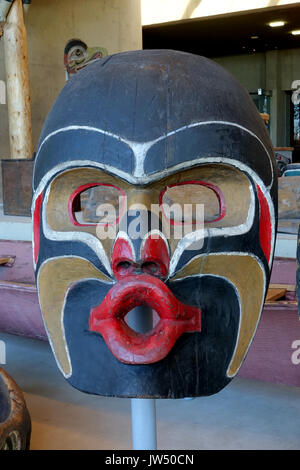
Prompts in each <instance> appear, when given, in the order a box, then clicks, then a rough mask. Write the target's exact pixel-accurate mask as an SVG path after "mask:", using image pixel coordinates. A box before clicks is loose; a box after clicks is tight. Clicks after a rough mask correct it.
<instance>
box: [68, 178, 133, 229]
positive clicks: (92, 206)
mask: <svg viewBox="0 0 300 470" xmlns="http://www.w3.org/2000/svg"><path fill="white" fill-rule="evenodd" d="M124 207H125V193H124V192H123V191H122V190H121V189H120V188H118V187H117V186H114V185H112V184H107V183H89V184H85V185H82V186H79V187H78V188H77V189H75V191H74V192H73V193H72V194H71V196H70V199H69V203H68V212H69V217H70V220H71V222H72V224H73V225H76V226H80V227H89V226H93V225H115V224H117V223H118V222H119V220H120V217H121V215H122V213H123V212H124Z"/></svg>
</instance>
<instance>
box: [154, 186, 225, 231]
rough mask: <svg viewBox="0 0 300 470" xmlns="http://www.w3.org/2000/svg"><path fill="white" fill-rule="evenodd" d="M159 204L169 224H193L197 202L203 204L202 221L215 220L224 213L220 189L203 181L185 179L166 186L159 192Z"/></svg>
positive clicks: (219, 218) (195, 219) (220, 217)
mask: <svg viewBox="0 0 300 470" xmlns="http://www.w3.org/2000/svg"><path fill="white" fill-rule="evenodd" d="M160 204H161V206H162V211H163V213H164V215H165V217H166V218H167V219H168V220H169V222H170V223H171V224H182V223H187V224H194V223H196V221H197V214H199V212H198V211H199V209H197V205H198V204H203V208H204V222H205V223H210V222H217V221H218V220H221V219H222V218H223V217H224V216H225V213H226V210H225V202H224V197H223V193H222V192H221V190H220V189H219V188H218V187H217V186H215V185H213V184H211V183H206V182H203V181H185V182H182V183H177V184H172V185H170V186H167V187H166V188H165V189H164V190H163V191H162V192H161V194H160Z"/></svg>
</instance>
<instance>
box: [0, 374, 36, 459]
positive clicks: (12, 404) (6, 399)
mask: <svg viewBox="0 0 300 470" xmlns="http://www.w3.org/2000/svg"><path fill="white" fill-rule="evenodd" d="M30 435H31V420H30V416H29V412H28V410H27V407H26V403H25V400H24V397H23V393H22V391H21V390H20V389H19V387H18V385H17V384H16V383H15V381H14V380H13V379H12V378H11V377H10V376H9V375H8V374H7V373H6V372H5V371H4V370H3V369H1V368H0V450H28V449H29V443H30Z"/></svg>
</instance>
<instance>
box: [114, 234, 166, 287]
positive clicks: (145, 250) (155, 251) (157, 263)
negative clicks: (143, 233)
mask: <svg viewBox="0 0 300 470" xmlns="http://www.w3.org/2000/svg"><path fill="white" fill-rule="evenodd" d="M132 250H133V247H132V245H131V244H130V241H129V240H127V239H126V238H123V237H122V236H121V237H119V238H117V240H116V242H115V244H114V247H113V251H112V270H113V273H114V275H115V277H116V279H121V278H124V277H125V276H126V277H127V276H129V275H132V274H142V273H144V274H151V275H152V276H156V277H166V276H167V274H168V271H169V264H170V259H169V253H168V248H167V245H166V243H165V241H164V240H163V239H162V238H161V237H160V235H158V234H152V235H149V236H148V238H147V239H146V240H145V241H144V243H143V245H142V249H141V254H140V259H139V260H135V256H134V253H133V251H132Z"/></svg>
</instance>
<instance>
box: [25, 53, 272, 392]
mask: <svg viewBox="0 0 300 470" xmlns="http://www.w3.org/2000/svg"><path fill="white" fill-rule="evenodd" d="M276 185H277V182H276V176H275V170H274V158H273V152H272V146H271V143H270V140H269V138H268V135H267V131H266V129H265V127H264V123H263V121H262V120H261V118H260V116H259V114H258V112H257V110H256V108H255V106H254V104H253V103H252V101H251V98H250V97H249V95H248V93H247V92H246V91H245V90H244V89H243V88H242V87H241V86H240V85H239V84H238V83H237V82H236V81H235V80H234V79H233V77H232V76H231V75H230V74H229V73H227V72H226V71H225V70H223V69H222V68H220V67H219V66H218V65H216V64H215V63H214V62H212V61H210V60H208V59H205V58H203V57H199V56H194V55H191V54H186V53H181V52H174V51H138V52H129V53H123V54H117V55H115V56H111V57H109V58H106V59H104V60H102V61H101V60H99V61H97V62H96V63H94V64H91V65H89V66H88V67H87V68H86V69H85V70H83V71H82V72H80V73H79V74H78V75H76V76H75V77H74V78H72V79H71V80H70V81H69V82H68V83H67V85H66V86H65V88H64V89H63V91H62V92H61V94H60V95H59V97H58V99H57V101H56V103H55V104H54V107H53V109H52V111H51V113H50V114H49V116H48V118H47V121H46V123H45V126H44V129H43V132H42V135H41V139H40V143H39V146H38V151H37V156H36V164H35V171H34V190H35V197H34V202H33V213H34V256H35V262H36V273H37V283H38V289H39V297H40V304H41V310H42V313H43V317H44V320H45V325H46V327H47V331H48V334H49V338H50V341H51V345H52V348H53V352H54V354H55V357H56V360H57V363H58V366H59V368H60V369H61V371H62V373H63V374H64V376H65V377H66V378H67V380H68V381H69V382H70V383H71V384H72V385H74V386H75V387H77V388H79V389H80V390H83V391H86V392H89V393H95V394H100V395H114V396H125V397H139V396H142V397H146V396H147V397H169V398H179V397H184V396H201V395H209V394H212V393H216V392H217V391H219V390H220V389H221V388H223V387H224V386H225V385H226V384H227V383H228V382H229V381H230V380H231V378H232V377H233V376H234V375H235V374H236V373H237V371H238V369H239V367H240V365H241V363H242V361H243V359H244V357H245V355H246V353H247V350H248V347H249V345H250V343H251V341H252V338H253V336H254V333H255V330H256V327H257V325H258V321H259V317H260V314H261V310H262V306H263V302H264V296H265V292H266V289H267V286H268V282H269V276H270V268H271V264H272V258H273V248H274V239H275V225H276V198H277V186H276ZM173 203H174V204H177V206H176V207H177V209H176V210H175V212H174V211H173V212H168V210H167V206H168V205H172V204H173ZM99 204H109V207H113V210H112V211H111V212H110V211H109V210H108V209H105V208H107V207H108V206H105V207H104V206H101V207H102V213H100V212H99V210H98V212H97V207H98V209H99ZM137 204H138V205H139V207H138V210H137V208H136V207H134V205H137ZM141 204H142V206H141ZM184 204H188V205H189V206H188V208H187V212H184V211H183V212H181V209H180V208H181V207H182V206H183V205H184ZM193 204H203V205H204V218H203V219H201V220H202V221H203V225H201V226H198V225H197V224H196V223H195V220H194V217H193V215H192V214H191V211H190V208H191V207H192V205H193ZM103 207H104V209H103ZM178 207H179V209H178ZM134 210H135V212H134ZM176 211H177V212H176ZM189 211H190V212H189ZM101 214H102V219H101V217H100V216H101ZM134 214H135V215H136V216H137V215H138V216H139V217H140V219H139V221H138V222H137V221H136V220H135V217H134ZM183 214H184V219H185V221H186V220H187V221H188V224H187V225H189V227H190V230H188V231H187V232H184V230H183V231H182V232H181V235H180V236H179V237H178V232H177V235H176V233H175V232H176V230H177V229H178V228H181V227H182V222H183ZM201 214H202V212H201ZM104 215H105V216H106V218H105V219H104V218H103V216H104ZM142 216H144V217H142ZM152 216H153V217H152ZM100 219H101V221H100ZM141 220H143V223H141ZM137 226H139V229H138V230H135V231H134V235H133V232H132V230H131V229H132V227H135V229H137ZM170 227H171V230H170ZM107 232H109V233H110V234H112V235H111V236H106V238H105V236H104V235H103V234H104V233H107ZM137 232H138V235H139V236H135V235H136V233H137ZM139 306H142V307H143V308H147V309H152V310H153V311H155V312H156V314H155V324H154V326H153V328H152V329H150V330H149V331H147V332H146V333H144V334H141V333H136V332H135V331H133V330H132V329H131V328H130V327H129V326H128V325H127V323H126V315H127V313H128V312H129V311H130V310H131V309H134V308H136V307H139Z"/></svg>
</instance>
